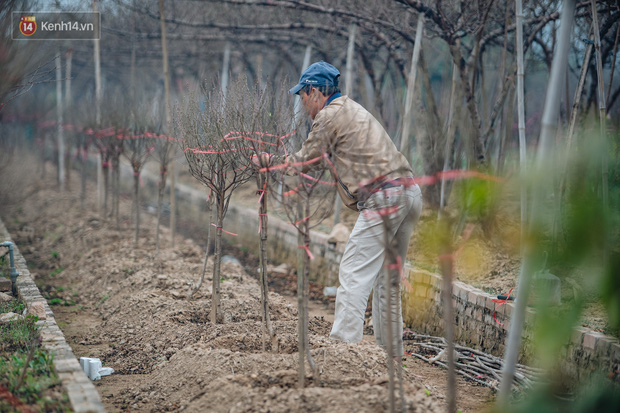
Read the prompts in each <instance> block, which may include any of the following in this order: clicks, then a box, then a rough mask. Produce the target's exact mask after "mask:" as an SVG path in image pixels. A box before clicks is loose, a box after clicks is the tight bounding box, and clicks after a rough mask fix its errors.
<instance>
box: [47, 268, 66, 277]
mask: <svg viewBox="0 0 620 413" xmlns="http://www.w3.org/2000/svg"><path fill="white" fill-rule="evenodd" d="M64 270H65V269H64V268H63V267H59V268H56V269H55V270H54V271H52V272H51V273H50V277H54V276H56V275H58V274H60V273H61V272H63V271H64Z"/></svg>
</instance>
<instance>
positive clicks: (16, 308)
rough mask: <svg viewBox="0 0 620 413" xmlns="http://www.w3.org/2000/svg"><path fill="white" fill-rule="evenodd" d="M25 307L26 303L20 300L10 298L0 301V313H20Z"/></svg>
mask: <svg viewBox="0 0 620 413" xmlns="http://www.w3.org/2000/svg"><path fill="white" fill-rule="evenodd" d="M24 309H26V304H24V302H23V301H20V300H11V301H7V302H5V303H0V314H2V313H16V314H21V313H23V312H24Z"/></svg>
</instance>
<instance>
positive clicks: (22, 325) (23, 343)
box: [0, 315, 38, 352]
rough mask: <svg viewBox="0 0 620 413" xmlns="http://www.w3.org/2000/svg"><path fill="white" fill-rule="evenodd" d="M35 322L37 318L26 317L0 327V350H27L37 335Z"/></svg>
mask: <svg viewBox="0 0 620 413" xmlns="http://www.w3.org/2000/svg"><path fill="white" fill-rule="evenodd" d="M37 321H38V317H37V316H33V315H27V316H26V317H24V318H23V319H19V320H15V321H11V322H9V323H5V324H2V325H0V350H2V351H9V352H12V351H16V350H17V349H20V348H28V347H29V346H30V343H31V342H32V340H33V339H34V338H35V337H36V336H37V334H38V333H37V330H36V325H35V323H36V322H37Z"/></svg>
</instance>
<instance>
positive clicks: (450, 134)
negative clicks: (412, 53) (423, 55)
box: [437, 40, 461, 220]
mask: <svg viewBox="0 0 620 413" xmlns="http://www.w3.org/2000/svg"><path fill="white" fill-rule="evenodd" d="M457 42H460V40H457ZM458 78H459V74H458V68H457V67H456V65H455V64H454V63H453V64H452V89H451V92H450V111H449V112H448V122H447V126H448V128H447V132H446V151H445V154H444V162H443V171H444V172H446V171H447V170H448V169H450V159H451V157H452V156H451V155H452V147H453V146H454V138H455V136H456V128H455V123H456V122H455V121H454V119H455V116H454V112H455V110H456V102H457V100H459V99H458V98H460V96H461V95H460V93H458V91H457V82H458ZM445 205H446V181H445V179H443V175H442V178H441V188H440V191H439V211H438V212H437V219H438V220H439V219H441V213H442V211H443V208H444V207H445Z"/></svg>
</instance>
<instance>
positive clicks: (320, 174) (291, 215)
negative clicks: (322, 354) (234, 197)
mask: <svg viewBox="0 0 620 413" xmlns="http://www.w3.org/2000/svg"><path fill="white" fill-rule="evenodd" d="M324 149H325V150H324V151H323V155H322V156H319V157H316V158H313V159H307V160H303V161H300V162H287V163H282V164H279V165H275V166H273V167H267V168H263V169H261V172H267V171H276V172H277V173H276V174H273V175H272V176H273V177H274V178H275V179H274V180H273V181H274V185H273V186H274V187H277V186H278V185H280V184H281V185H282V198H281V201H282V202H281V208H282V210H283V211H284V213H285V214H286V217H287V218H288V220H289V221H290V222H291V224H293V226H294V227H295V228H296V229H297V242H298V248H299V251H298V254H297V308H298V335H299V344H298V350H299V368H298V375H299V376H298V377H299V387H301V388H303V387H304V386H305V376H306V369H305V360H307V361H308V365H309V366H310V369H311V371H312V374H313V377H314V380H315V382H318V380H319V377H318V374H319V373H318V369H317V366H316V363H315V362H314V360H313V358H312V354H311V353H310V347H309V342H308V322H309V317H308V295H309V294H308V288H309V279H310V260H312V259H313V258H314V256H313V255H312V252H311V250H310V230H311V229H312V228H314V227H316V226H317V225H318V224H320V223H321V222H322V221H323V220H324V219H325V218H327V217H328V216H330V215H331V214H332V207H333V205H334V196H335V194H336V191H335V190H334V186H335V180H334V177H335V176H337V175H336V171H335V169H334V166H333V164H332V163H331V161H330V160H329V155H328V153H329V151H328V150H327V148H324ZM283 172H284V173H283ZM290 175H292V176H290Z"/></svg>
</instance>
